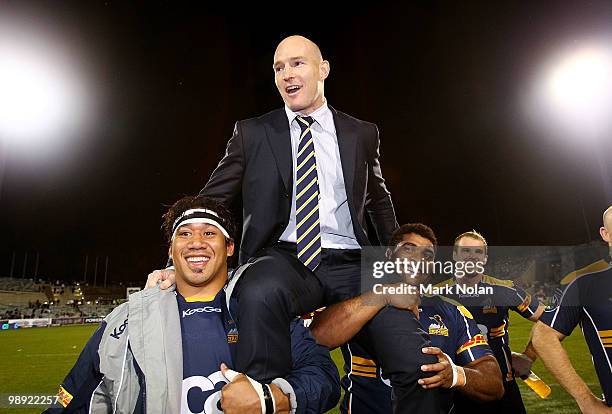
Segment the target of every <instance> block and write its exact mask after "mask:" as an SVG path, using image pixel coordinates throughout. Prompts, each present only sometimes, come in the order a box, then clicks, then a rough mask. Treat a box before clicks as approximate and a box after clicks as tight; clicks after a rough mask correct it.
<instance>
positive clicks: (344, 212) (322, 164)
mask: <svg viewBox="0 0 612 414" xmlns="http://www.w3.org/2000/svg"><path fill="white" fill-rule="evenodd" d="M285 112H286V113H287V119H288V120H289V130H290V132H291V152H292V157H291V158H292V159H293V183H294V184H293V190H292V191H293V196H292V201H291V215H290V216H289V224H287V228H286V229H285V231H284V232H283V234H282V235H281V236H280V240H281V241H286V242H291V243H295V240H296V236H295V182H296V180H297V179H296V175H297V173H296V168H297V159H296V154H297V151H298V145H299V139H300V135H301V128H300V124H299V121H298V120H296V117H297V116H298V115H301V116H304V115H302V114H300V113H298V112H293V111H292V110H291V109H289V107H287V106H286V105H285ZM308 116H310V117H312V118H313V119H314V121H315V122H314V123H313V124H312V126H311V127H310V131H311V133H312V137H313V143H314V148H315V157H316V161H317V177H318V183H319V219H320V223H321V247H323V248H328V249H360V248H361V246H360V245H359V243H358V242H357V238H356V237H355V232H354V231H353V223H352V221H351V213H350V212H349V207H348V201H347V198H346V188H345V187H344V175H343V174H342V164H341V162H340V149H339V148H338V137H337V135H336V126H335V125H334V117H333V115H332V112H331V110H330V109H329V107H328V106H327V102H325V103H323V105H322V106H321V107H320V108H319V109H317V110H316V111H314V112H313V113H311V114H310V115H308Z"/></svg>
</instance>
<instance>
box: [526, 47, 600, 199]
mask: <svg viewBox="0 0 612 414" xmlns="http://www.w3.org/2000/svg"><path fill="white" fill-rule="evenodd" d="M534 81H535V82H534V83H533V84H532V88H531V91H530V93H529V94H528V95H526V97H528V99H527V101H525V105H524V110H525V114H526V115H527V117H528V118H531V119H532V120H534V121H535V124H536V125H538V126H539V127H540V128H541V129H542V131H543V132H544V135H545V136H549V137H551V138H553V139H555V140H566V141H567V142H568V143H569V144H570V145H571V146H572V147H575V145H576V143H580V144H583V147H584V149H585V150H586V151H587V153H591V154H594V157H595V158H596V160H597V161H596V163H595V165H597V166H598V167H599V168H598V170H599V174H600V177H601V180H602V183H601V184H602V187H603V192H604V194H605V196H606V198H608V199H612V184H611V182H610V172H611V171H609V167H608V165H607V161H606V160H605V159H604V156H603V154H602V149H603V143H604V141H605V140H608V139H609V136H610V135H611V134H612V116H610V115H611V114H612V41H610V40H608V41H604V39H600V40H599V41H598V42H594V41H593V42H589V43H588V44H587V43H586V42H584V43H582V44H581V45H580V46H579V47H573V48H572V49H571V50H565V51H564V52H563V53H561V54H559V55H557V57H556V58H554V59H552V60H551V62H549V64H548V65H546V66H544V70H542V71H541V72H540V74H539V76H537V77H536V78H535V79H534Z"/></svg>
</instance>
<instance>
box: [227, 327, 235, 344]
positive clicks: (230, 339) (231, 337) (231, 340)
mask: <svg viewBox="0 0 612 414" xmlns="http://www.w3.org/2000/svg"><path fill="white" fill-rule="evenodd" d="M236 342H238V329H236V328H232V329H230V330H229V332H228V333H227V343H228V344H235V343H236Z"/></svg>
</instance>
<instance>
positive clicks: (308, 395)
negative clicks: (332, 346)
mask: <svg viewBox="0 0 612 414" xmlns="http://www.w3.org/2000/svg"><path fill="white" fill-rule="evenodd" d="M291 357H292V360H293V361H292V362H293V363H292V367H291V372H290V373H289V374H288V375H287V376H286V377H285V378H283V379H281V380H282V381H286V382H288V383H289V384H290V385H291V387H292V388H293V392H294V393H295V398H296V403H297V407H296V410H295V412H296V413H298V414H300V413H309V414H310V413H312V414H314V413H324V412H326V411H327V410H331V409H332V408H333V407H334V406H335V405H336V403H337V402H338V400H339V399H340V378H339V377H338V369H337V368H336V365H335V364H334V361H332V359H331V357H330V356H329V350H328V349H327V347H324V346H322V345H318V344H317V343H316V342H315V340H314V338H313V337H312V335H310V331H309V330H308V329H307V328H306V327H304V325H303V323H301V321H300V320H296V321H294V322H293V323H292V325H291ZM273 383H275V384H276V385H279V386H281V385H282V384H281V383H278V382H277V380H275V381H273ZM282 389H283V387H282V386H281V390H282Z"/></svg>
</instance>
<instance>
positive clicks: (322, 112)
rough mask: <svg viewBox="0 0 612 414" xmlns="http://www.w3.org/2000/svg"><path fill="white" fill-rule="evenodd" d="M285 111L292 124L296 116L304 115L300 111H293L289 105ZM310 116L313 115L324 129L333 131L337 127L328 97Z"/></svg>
mask: <svg viewBox="0 0 612 414" xmlns="http://www.w3.org/2000/svg"><path fill="white" fill-rule="evenodd" d="M285 113H286V114H287V119H288V120H289V125H290V126H291V125H292V123H293V122H294V121H295V118H296V117H297V116H304V115H302V114H301V113H300V112H293V111H292V110H291V109H289V107H288V106H287V105H285ZM308 116H310V117H312V119H314V120H315V121H316V122H317V123H318V124H319V125H321V127H322V128H323V129H324V130H331V131H333V130H334V129H335V128H334V117H333V115H332V112H331V110H330V109H329V106H328V105H327V99H326V100H325V102H323V105H321V106H320V107H319V108H318V109H317V110H316V111H314V112H313V113H311V114H310V115H308Z"/></svg>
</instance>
